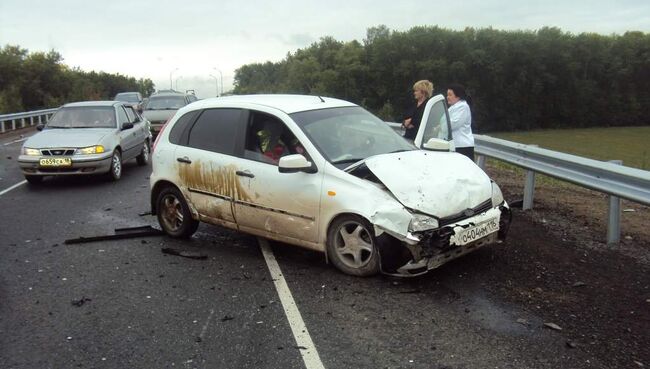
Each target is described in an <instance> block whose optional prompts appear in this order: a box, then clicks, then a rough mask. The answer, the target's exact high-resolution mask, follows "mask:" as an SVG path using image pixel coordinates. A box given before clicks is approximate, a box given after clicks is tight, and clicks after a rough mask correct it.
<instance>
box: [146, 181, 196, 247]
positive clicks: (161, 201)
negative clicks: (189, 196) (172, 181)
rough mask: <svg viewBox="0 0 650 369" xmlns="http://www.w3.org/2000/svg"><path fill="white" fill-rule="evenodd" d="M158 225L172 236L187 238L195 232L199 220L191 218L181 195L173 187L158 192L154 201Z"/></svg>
mask: <svg viewBox="0 0 650 369" xmlns="http://www.w3.org/2000/svg"><path fill="white" fill-rule="evenodd" d="M156 205H157V206H156V212H157V214H158V223H159V224H160V227H161V228H162V229H163V231H165V233H167V234H168V235H170V236H172V237H177V238H189V237H190V236H192V234H194V232H196V229H197V228H198V227H199V222H197V221H196V220H194V219H192V214H191V213H190V209H189V207H188V206H187V203H186V202H185V199H184V198H183V195H181V193H180V192H179V191H178V190H177V189H176V188H173V187H167V188H165V189H164V190H162V191H161V192H160V194H159V195H158V200H157V202H156Z"/></svg>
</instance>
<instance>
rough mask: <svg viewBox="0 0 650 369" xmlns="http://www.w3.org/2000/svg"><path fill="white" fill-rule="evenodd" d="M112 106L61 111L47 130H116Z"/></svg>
mask: <svg viewBox="0 0 650 369" xmlns="http://www.w3.org/2000/svg"><path fill="white" fill-rule="evenodd" d="M116 127H117V124H116V123H115V109H114V108H113V107H112V106H80V107H67V108H61V109H59V110H58V111H57V112H56V113H55V114H54V116H53V117H52V119H50V121H49V122H48V123H47V128H116Z"/></svg>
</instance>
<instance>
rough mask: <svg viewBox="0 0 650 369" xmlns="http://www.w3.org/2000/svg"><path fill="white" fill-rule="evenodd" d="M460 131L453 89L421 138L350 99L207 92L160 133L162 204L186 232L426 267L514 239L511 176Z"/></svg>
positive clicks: (161, 212)
mask: <svg viewBox="0 0 650 369" xmlns="http://www.w3.org/2000/svg"><path fill="white" fill-rule="evenodd" d="M450 132H451V130H450V126H449V119H448V115H447V109H446V105H445V101H444V98H443V97H442V96H435V97H434V98H432V99H430V100H429V102H428V104H427V107H426V109H425V112H424V118H423V121H422V124H421V126H420V132H418V135H417V137H416V140H415V145H413V144H411V143H409V142H407V141H406V140H404V139H403V138H402V137H400V136H399V135H398V134H397V133H395V132H394V131H393V130H392V129H391V128H390V127H389V126H388V125H386V124H385V123H384V122H383V121H381V120H380V119H378V118H377V117H375V116H374V115H372V114H370V113H369V112H367V111H366V110H364V109H363V108H361V107H359V106H357V105H355V104H352V103H350V102H346V101H342V100H337V99H332V98H324V97H318V96H296V95H251V96H229V97H222V98H219V99H207V100H203V101H200V102H197V103H194V104H192V105H189V106H187V107H184V108H182V109H180V110H179V111H178V113H177V114H176V116H175V117H174V118H173V119H172V120H170V122H169V123H168V124H167V125H166V126H165V128H164V129H163V131H162V132H161V134H160V135H159V136H158V140H157V143H156V145H155V148H154V152H153V174H152V175H151V179H150V180H151V206H152V213H153V214H156V215H157V216H158V220H159V222H160V225H161V227H162V229H163V230H164V231H165V232H166V233H167V234H169V235H171V236H174V237H189V236H191V235H192V234H193V233H194V232H195V231H196V229H197V227H198V224H199V222H206V223H211V224H216V225H220V226H225V227H228V228H232V229H236V230H240V231H242V232H247V233H250V234H254V235H257V236H261V237H266V238H269V239H273V240H277V241H281V242H285V243H288V244H293V245H298V246H302V247H307V248H309V249H313V250H317V251H321V252H324V253H325V254H326V257H327V259H328V260H329V261H331V262H332V263H333V264H334V265H335V266H336V267H337V268H339V269H340V270H341V271H343V272H345V273H348V274H352V275H358V276H369V275H373V274H376V273H378V272H383V273H387V274H392V275H399V276H414V275H419V274H422V273H425V272H426V271H427V270H430V269H433V268H436V267H438V266H440V265H442V264H444V263H445V262H447V261H449V260H452V259H455V258H457V257H459V256H461V255H464V254H466V253H468V252H471V251H473V250H475V249H477V248H479V247H481V246H484V245H488V244H492V243H497V242H499V241H500V240H503V239H504V238H505V236H506V233H507V231H508V227H509V223H510V217H511V215H510V210H509V208H508V205H507V204H506V202H505V201H504V199H503V196H502V194H501V191H500V190H499V187H498V186H497V185H496V184H495V183H494V182H492V181H490V178H488V176H487V175H486V174H485V173H484V172H483V171H482V170H481V169H480V168H479V167H478V166H476V165H475V164H474V163H473V162H472V161H471V160H469V159H468V158H466V157H465V156H463V155H460V154H456V153H454V152H453V147H452V146H451V144H450V142H449V141H450V139H451V136H450Z"/></svg>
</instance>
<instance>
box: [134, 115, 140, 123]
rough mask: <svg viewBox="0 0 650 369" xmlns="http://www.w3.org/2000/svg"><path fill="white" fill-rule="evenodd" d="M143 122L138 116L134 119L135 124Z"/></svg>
mask: <svg viewBox="0 0 650 369" xmlns="http://www.w3.org/2000/svg"><path fill="white" fill-rule="evenodd" d="M140 122H142V119H140V117H138V116H136V117H135V119H133V123H140Z"/></svg>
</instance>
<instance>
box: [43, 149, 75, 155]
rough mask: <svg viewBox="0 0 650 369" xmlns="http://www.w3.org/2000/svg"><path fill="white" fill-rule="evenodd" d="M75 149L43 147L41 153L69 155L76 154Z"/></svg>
mask: <svg viewBox="0 0 650 369" xmlns="http://www.w3.org/2000/svg"><path fill="white" fill-rule="evenodd" d="M74 151H75V149H42V150H41V155H45V156H69V155H73V154H74Z"/></svg>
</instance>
